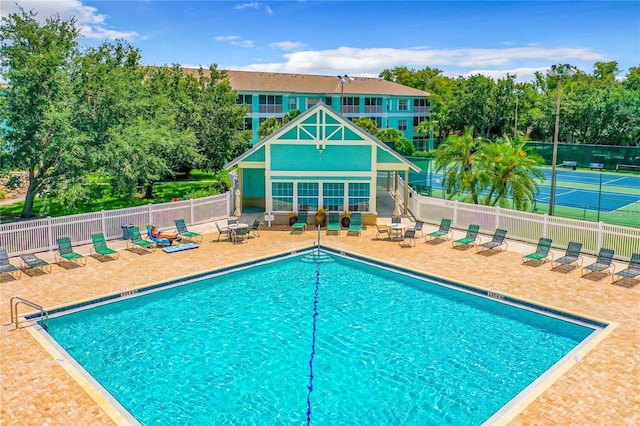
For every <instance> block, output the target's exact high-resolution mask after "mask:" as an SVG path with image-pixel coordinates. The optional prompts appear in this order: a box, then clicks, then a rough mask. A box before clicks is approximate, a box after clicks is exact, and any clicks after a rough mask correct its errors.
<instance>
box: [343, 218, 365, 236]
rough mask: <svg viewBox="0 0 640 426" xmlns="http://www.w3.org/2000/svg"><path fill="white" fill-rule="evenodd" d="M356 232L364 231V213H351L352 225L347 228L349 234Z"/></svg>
mask: <svg viewBox="0 0 640 426" xmlns="http://www.w3.org/2000/svg"><path fill="white" fill-rule="evenodd" d="M351 233H354V234H358V235H360V234H361V233H362V213H352V214H351V225H349V229H347V235H349V234H351Z"/></svg>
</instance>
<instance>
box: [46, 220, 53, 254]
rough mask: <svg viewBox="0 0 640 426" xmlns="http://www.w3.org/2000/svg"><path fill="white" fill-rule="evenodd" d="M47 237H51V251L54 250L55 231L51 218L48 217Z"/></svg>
mask: <svg viewBox="0 0 640 426" xmlns="http://www.w3.org/2000/svg"><path fill="white" fill-rule="evenodd" d="M47 236H48V237H49V251H51V250H53V229H52V228H51V216H47Z"/></svg>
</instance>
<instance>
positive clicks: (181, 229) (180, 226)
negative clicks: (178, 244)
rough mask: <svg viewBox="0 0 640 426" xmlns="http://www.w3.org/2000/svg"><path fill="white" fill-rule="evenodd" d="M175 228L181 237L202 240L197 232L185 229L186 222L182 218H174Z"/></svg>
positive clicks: (195, 240) (198, 241) (196, 240)
mask: <svg viewBox="0 0 640 426" xmlns="http://www.w3.org/2000/svg"><path fill="white" fill-rule="evenodd" d="M175 223H176V229H177V230H178V234H180V235H181V236H182V238H183V239H185V240H189V241H193V242H196V243H200V242H202V238H203V237H202V234H198V233H197V232H192V231H189V230H188V229H187V224H186V223H185V222H184V219H176V220H175Z"/></svg>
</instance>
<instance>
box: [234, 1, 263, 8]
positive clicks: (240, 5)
mask: <svg viewBox="0 0 640 426" xmlns="http://www.w3.org/2000/svg"><path fill="white" fill-rule="evenodd" d="M233 8H234V9H237V10H244V9H260V5H259V4H258V2H257V1H253V2H251V3H242V4H237V5H235V6H234V7H233Z"/></svg>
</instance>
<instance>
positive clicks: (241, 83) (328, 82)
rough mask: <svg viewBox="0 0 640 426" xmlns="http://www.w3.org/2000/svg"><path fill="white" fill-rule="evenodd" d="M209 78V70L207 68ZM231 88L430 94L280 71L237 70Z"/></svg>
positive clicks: (362, 79) (383, 82)
mask: <svg viewBox="0 0 640 426" xmlns="http://www.w3.org/2000/svg"><path fill="white" fill-rule="evenodd" d="M184 71H185V72H186V73H189V74H193V75H195V76H197V75H198V70H197V69H193V68H185V69H184ZM202 71H203V72H204V75H209V70H208V69H203V70H202ZM227 75H228V78H229V83H231V88H232V89H233V90H236V91H239V92H280V93H306V94H318V95H331V94H333V95H335V94H340V93H341V92H342V89H343V88H344V93H345V94H348V95H372V96H373V95H377V96H385V95H386V96H413V97H419V98H426V97H428V96H430V93H428V92H425V91H422V90H418V89H414V88H412V87H408V86H403V85H402V84H398V83H394V82H392V81H387V80H383V79H381V78H371V77H355V79H354V80H353V81H350V82H347V83H344V87H343V88H342V87H341V86H342V83H341V82H340V76H335V75H314V74H287V73H276V72H255V71H233V70H227Z"/></svg>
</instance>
